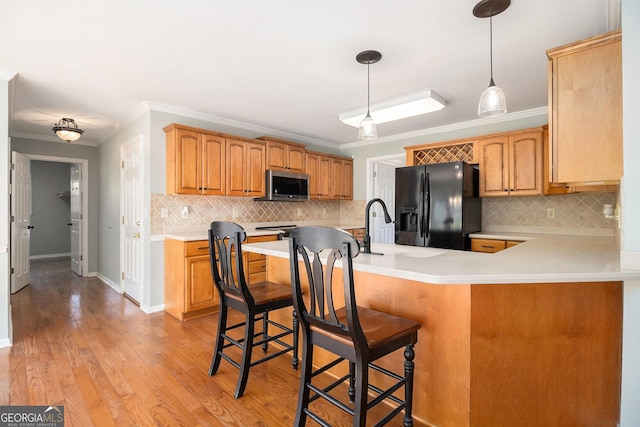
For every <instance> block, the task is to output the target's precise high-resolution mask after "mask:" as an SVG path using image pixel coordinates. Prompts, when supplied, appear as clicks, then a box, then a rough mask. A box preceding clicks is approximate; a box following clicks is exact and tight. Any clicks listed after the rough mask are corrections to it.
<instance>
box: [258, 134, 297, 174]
mask: <svg viewBox="0 0 640 427" xmlns="http://www.w3.org/2000/svg"><path fill="white" fill-rule="evenodd" d="M259 139H261V140H264V141H266V165H267V166H266V168H267V169H275V170H280V171H286V172H296V173H305V172H304V171H305V146H304V145H302V144H296V143H294V142H289V141H284V140H282V139H276V138H271V137H266V136H263V137H260V138H259Z"/></svg>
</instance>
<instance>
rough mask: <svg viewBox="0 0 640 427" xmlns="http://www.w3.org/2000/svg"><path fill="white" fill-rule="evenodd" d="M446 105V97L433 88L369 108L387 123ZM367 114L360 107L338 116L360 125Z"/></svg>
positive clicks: (353, 124) (377, 120)
mask: <svg viewBox="0 0 640 427" xmlns="http://www.w3.org/2000/svg"><path fill="white" fill-rule="evenodd" d="M445 105H447V100H446V99H444V98H443V97H441V96H440V95H438V94H437V93H435V92H434V91H432V90H427V91H424V92H420V93H416V94H413V95H408V96H403V97H400V98H395V99H392V100H389V101H385V102H381V103H379V104H374V105H371V106H370V108H369V109H368V110H370V111H372V112H373V114H374V115H375V116H376V123H386V122H391V121H394V120H400V119H406V118H407V117H413V116H418V115H420V114H427V113H432V112H434V111H438V110H442V109H443V108H444V107H445ZM365 114H366V113H365V112H364V111H363V110H362V109H360V110H355V111H350V112H347V113H343V114H340V115H339V116H338V118H339V119H340V121H341V122H342V123H344V124H347V125H349V126H353V127H359V126H360V122H361V121H362V119H363V118H364V116H365Z"/></svg>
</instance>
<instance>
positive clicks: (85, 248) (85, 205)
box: [23, 153, 89, 277]
mask: <svg viewBox="0 0 640 427" xmlns="http://www.w3.org/2000/svg"><path fill="white" fill-rule="evenodd" d="M23 154H24V155H25V156H27V157H28V158H30V159H31V160H39V161H45V162H57V163H80V165H81V166H82V169H81V171H82V179H81V182H82V194H83V197H82V242H81V246H82V254H81V255H82V276H83V277H89V276H88V275H86V274H85V271H89V160H88V159H75V158H72V157H58V156H50V155H46V154H26V153H23Z"/></svg>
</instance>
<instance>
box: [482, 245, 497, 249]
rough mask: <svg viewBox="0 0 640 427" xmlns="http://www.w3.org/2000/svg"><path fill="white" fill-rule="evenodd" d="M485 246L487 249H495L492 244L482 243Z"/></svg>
mask: <svg viewBox="0 0 640 427" xmlns="http://www.w3.org/2000/svg"><path fill="white" fill-rule="evenodd" d="M482 247H483V248H485V249H494V248H495V246H491V245H482Z"/></svg>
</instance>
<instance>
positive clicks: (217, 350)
mask: <svg viewBox="0 0 640 427" xmlns="http://www.w3.org/2000/svg"><path fill="white" fill-rule="evenodd" d="M218 315H219V316H218V317H219V318H218V331H217V333H216V345H215V347H214V349H213V359H211V366H210V367H209V375H213V374H215V373H216V372H218V367H220V359H222V357H221V356H220V354H221V353H222V348H223V347H224V337H223V335H224V334H226V333H227V306H226V305H221V306H220V311H219V313H218Z"/></svg>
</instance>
